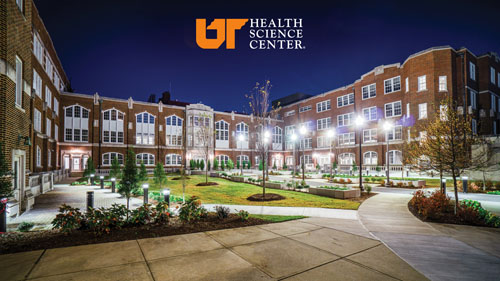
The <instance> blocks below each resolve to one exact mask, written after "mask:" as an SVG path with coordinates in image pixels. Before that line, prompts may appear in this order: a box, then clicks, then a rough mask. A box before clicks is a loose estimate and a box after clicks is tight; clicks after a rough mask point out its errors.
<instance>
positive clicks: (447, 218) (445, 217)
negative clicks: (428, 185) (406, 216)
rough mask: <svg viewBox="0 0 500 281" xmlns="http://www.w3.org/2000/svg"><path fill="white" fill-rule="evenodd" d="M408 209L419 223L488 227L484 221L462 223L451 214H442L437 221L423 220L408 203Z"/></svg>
mask: <svg viewBox="0 0 500 281" xmlns="http://www.w3.org/2000/svg"><path fill="white" fill-rule="evenodd" d="M408 209H409V210H410V212H411V213H412V214H413V215H414V216H415V217H417V218H418V219H419V220H421V221H425V222H437V223H449V224H461V225H473V226H485V227H490V226H489V225H487V224H486V223H485V222H484V221H482V220H479V219H478V220H474V221H473V222H471V221H467V222H465V221H463V220H462V219H461V218H460V217H458V216H456V215H455V214H454V213H453V212H451V213H443V214H442V216H441V217H440V218H439V219H430V218H428V219H424V218H423V217H422V216H421V215H420V214H419V213H418V212H417V209H416V208H414V207H413V206H412V205H411V204H410V202H408Z"/></svg>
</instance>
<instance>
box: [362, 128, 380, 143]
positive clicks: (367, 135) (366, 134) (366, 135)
mask: <svg viewBox="0 0 500 281" xmlns="http://www.w3.org/2000/svg"><path fill="white" fill-rule="evenodd" d="M363 142H364V143H370V142H377V129H367V130H363Z"/></svg>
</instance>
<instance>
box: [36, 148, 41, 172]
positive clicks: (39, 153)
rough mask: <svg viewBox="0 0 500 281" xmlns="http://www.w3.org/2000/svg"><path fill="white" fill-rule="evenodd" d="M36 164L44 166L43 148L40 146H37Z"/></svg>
mask: <svg viewBox="0 0 500 281" xmlns="http://www.w3.org/2000/svg"><path fill="white" fill-rule="evenodd" d="M36 166H37V167H42V150H41V149H40V146H38V145H37V146H36Z"/></svg>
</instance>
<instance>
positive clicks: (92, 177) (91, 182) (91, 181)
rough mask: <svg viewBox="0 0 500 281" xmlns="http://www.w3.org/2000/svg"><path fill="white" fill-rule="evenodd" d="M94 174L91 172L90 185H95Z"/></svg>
mask: <svg viewBox="0 0 500 281" xmlns="http://www.w3.org/2000/svg"><path fill="white" fill-rule="evenodd" d="M94 177H95V175H94V174H90V185H94Z"/></svg>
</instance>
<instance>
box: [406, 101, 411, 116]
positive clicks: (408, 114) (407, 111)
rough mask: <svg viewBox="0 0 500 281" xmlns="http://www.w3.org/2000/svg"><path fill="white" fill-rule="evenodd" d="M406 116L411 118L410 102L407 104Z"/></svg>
mask: <svg viewBox="0 0 500 281" xmlns="http://www.w3.org/2000/svg"><path fill="white" fill-rule="evenodd" d="M406 117H407V118H410V103H407V104H406Z"/></svg>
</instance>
